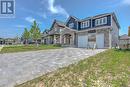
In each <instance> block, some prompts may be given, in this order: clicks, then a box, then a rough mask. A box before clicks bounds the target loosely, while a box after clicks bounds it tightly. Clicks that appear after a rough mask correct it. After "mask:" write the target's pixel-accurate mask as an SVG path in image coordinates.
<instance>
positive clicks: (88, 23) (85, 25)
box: [81, 20, 90, 28]
mask: <svg viewBox="0 0 130 87" xmlns="http://www.w3.org/2000/svg"><path fill="white" fill-rule="evenodd" d="M89 26H90V21H89V20H87V21H84V22H81V28H87V27H89Z"/></svg>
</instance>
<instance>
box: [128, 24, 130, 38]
mask: <svg viewBox="0 0 130 87" xmlns="http://www.w3.org/2000/svg"><path fill="white" fill-rule="evenodd" d="M128 36H130V26H129V29H128Z"/></svg>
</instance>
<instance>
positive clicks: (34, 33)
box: [30, 21, 41, 46]
mask: <svg viewBox="0 0 130 87" xmlns="http://www.w3.org/2000/svg"><path fill="white" fill-rule="evenodd" d="M30 33H31V38H32V39H33V40H34V41H35V44H36V45H37V46H38V40H39V39H41V31H40V29H39V26H38V24H37V22H36V21H34V22H33V25H32V26H31V30H30Z"/></svg>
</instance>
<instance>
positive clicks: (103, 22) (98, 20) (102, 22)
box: [95, 17, 107, 26]
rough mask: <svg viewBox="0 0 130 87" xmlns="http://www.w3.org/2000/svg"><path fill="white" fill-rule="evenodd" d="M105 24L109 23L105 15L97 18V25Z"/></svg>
mask: <svg viewBox="0 0 130 87" xmlns="http://www.w3.org/2000/svg"><path fill="white" fill-rule="evenodd" d="M103 24H107V17H103V18H100V19H96V20H95V25H96V26H98V25H103Z"/></svg>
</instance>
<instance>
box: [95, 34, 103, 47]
mask: <svg viewBox="0 0 130 87" xmlns="http://www.w3.org/2000/svg"><path fill="white" fill-rule="evenodd" d="M96 44H97V48H104V34H97V35H96Z"/></svg>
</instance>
